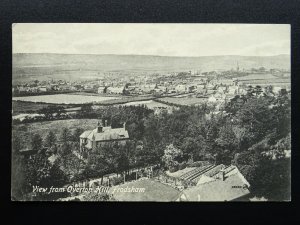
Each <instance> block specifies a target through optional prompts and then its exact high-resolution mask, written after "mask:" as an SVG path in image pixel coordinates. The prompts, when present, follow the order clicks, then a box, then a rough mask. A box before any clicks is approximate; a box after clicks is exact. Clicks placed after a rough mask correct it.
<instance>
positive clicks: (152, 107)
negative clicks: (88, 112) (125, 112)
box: [124, 100, 169, 109]
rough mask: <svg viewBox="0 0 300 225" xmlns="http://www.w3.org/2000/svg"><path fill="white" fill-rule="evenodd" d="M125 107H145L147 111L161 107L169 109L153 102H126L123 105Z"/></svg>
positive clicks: (164, 105)
mask: <svg viewBox="0 0 300 225" xmlns="http://www.w3.org/2000/svg"><path fill="white" fill-rule="evenodd" d="M124 105H125V106H130V105H134V106H138V105H145V106H147V107H148V109H155V108H157V107H162V108H166V107H169V106H168V105H166V104H163V103H160V102H155V101H153V100H148V101H137V102H128V103H125V104H124Z"/></svg>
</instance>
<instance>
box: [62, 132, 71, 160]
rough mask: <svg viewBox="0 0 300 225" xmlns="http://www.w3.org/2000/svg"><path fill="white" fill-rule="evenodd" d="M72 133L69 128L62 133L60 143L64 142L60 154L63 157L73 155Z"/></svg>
mask: <svg viewBox="0 0 300 225" xmlns="http://www.w3.org/2000/svg"><path fill="white" fill-rule="evenodd" d="M70 140H71V133H70V130H69V129H68V128H64V129H63V130H62V132H61V136H60V141H61V142H62V145H61V147H60V154H61V155H67V154H70V153H71V144H70Z"/></svg>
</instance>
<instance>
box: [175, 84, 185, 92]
mask: <svg viewBox="0 0 300 225" xmlns="http://www.w3.org/2000/svg"><path fill="white" fill-rule="evenodd" d="M175 91H176V92H178V93H185V92H187V91H188V88H187V86H186V85H185V84H178V85H177V86H176V87H175Z"/></svg>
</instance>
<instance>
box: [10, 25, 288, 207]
mask: <svg viewBox="0 0 300 225" xmlns="http://www.w3.org/2000/svg"><path fill="white" fill-rule="evenodd" d="M290 29H291V26H290V25H289V24H230V23H227V24H226V23H14V24H12V90H11V91H12V100H11V102H12V112H11V115H12V125H11V129H12V140H11V146H12V149H11V155H12V159H11V160H12V161H11V200H12V201H59V202H71V201H83V202H86V201H87V202H98V201H99V202H103V201H105V202H179V203H178V204H180V202H227V201H239V202H266V201H267V202H272V201H279V202H282V201H291V56H290V54H291V37H290V35H291V30H290Z"/></svg>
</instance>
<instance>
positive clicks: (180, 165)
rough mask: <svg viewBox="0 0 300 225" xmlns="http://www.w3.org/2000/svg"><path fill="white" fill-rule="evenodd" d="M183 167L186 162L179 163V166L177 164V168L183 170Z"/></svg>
mask: <svg viewBox="0 0 300 225" xmlns="http://www.w3.org/2000/svg"><path fill="white" fill-rule="evenodd" d="M184 168H186V162H182V163H180V164H179V166H178V169H179V170H183V169H184Z"/></svg>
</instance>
